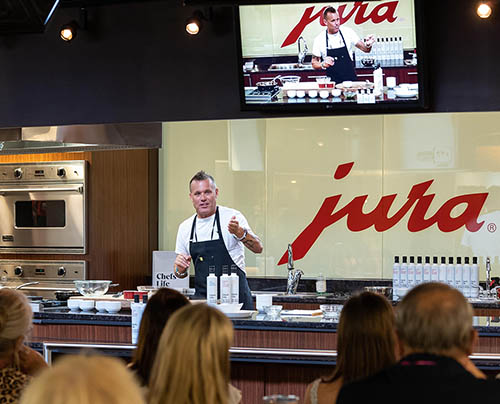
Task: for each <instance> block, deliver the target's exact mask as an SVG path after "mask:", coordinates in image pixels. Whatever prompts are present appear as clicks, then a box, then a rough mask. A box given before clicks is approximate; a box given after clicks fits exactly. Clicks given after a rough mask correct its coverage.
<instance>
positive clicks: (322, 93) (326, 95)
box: [319, 90, 330, 99]
mask: <svg viewBox="0 0 500 404" xmlns="http://www.w3.org/2000/svg"><path fill="white" fill-rule="evenodd" d="M329 95H330V91H328V90H321V91H320V92H319V96H320V97H321V98H323V99H325V98H328V96H329Z"/></svg>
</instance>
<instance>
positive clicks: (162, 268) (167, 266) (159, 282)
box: [153, 251, 189, 289]
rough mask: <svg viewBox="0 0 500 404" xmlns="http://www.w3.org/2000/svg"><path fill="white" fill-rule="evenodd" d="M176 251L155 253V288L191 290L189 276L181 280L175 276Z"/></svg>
mask: <svg viewBox="0 0 500 404" xmlns="http://www.w3.org/2000/svg"><path fill="white" fill-rule="evenodd" d="M176 255H177V254H176V253H175V251H153V286H157V287H164V288H186V289H187V288H189V276H187V277H185V278H183V279H180V278H177V277H176V276H175V275H174V262H175V257H176Z"/></svg>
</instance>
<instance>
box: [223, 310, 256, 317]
mask: <svg viewBox="0 0 500 404" xmlns="http://www.w3.org/2000/svg"><path fill="white" fill-rule="evenodd" d="M253 313H255V310H240V311H235V312H233V313H224V314H225V315H226V316H228V317H229V318H247V317H251V316H252V314H253Z"/></svg>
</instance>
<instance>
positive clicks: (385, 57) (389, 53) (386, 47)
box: [354, 37, 404, 67]
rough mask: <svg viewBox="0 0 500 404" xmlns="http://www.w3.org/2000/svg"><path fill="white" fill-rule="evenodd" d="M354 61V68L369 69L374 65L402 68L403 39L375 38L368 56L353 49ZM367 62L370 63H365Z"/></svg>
mask: <svg viewBox="0 0 500 404" xmlns="http://www.w3.org/2000/svg"><path fill="white" fill-rule="evenodd" d="M367 56H369V57H368V58H367ZM354 59H355V60H356V67H369V66H370V65H374V64H376V63H378V64H380V65H381V66H382V67H387V66H402V65H403V63H404V50H403V39H402V38H401V37H383V38H377V40H376V42H375V43H374V44H373V45H372V51H371V52H370V53H369V54H366V53H364V52H363V51H361V50H360V49H358V48H355V54H354ZM367 60H370V61H371V63H369V64H368V63H366V62H367Z"/></svg>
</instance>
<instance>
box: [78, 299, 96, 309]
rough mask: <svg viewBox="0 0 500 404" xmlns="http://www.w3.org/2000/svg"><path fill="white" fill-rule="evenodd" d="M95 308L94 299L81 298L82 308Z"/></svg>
mask: <svg viewBox="0 0 500 404" xmlns="http://www.w3.org/2000/svg"><path fill="white" fill-rule="evenodd" d="M93 308H94V301H93V300H80V310H82V311H90V310H92V309H93Z"/></svg>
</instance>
